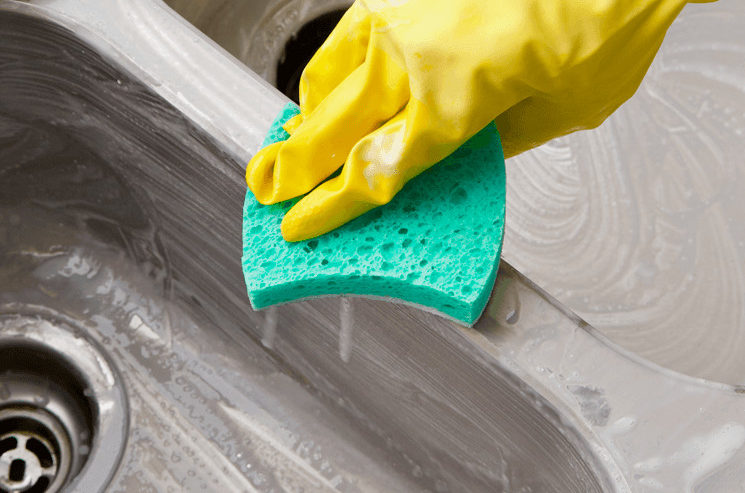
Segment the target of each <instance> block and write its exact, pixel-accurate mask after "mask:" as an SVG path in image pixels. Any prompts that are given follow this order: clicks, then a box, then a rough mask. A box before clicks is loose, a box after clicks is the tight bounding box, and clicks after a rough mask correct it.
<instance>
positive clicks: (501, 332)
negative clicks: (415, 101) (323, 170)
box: [0, 0, 745, 493]
mask: <svg viewBox="0 0 745 493" xmlns="http://www.w3.org/2000/svg"><path fill="white" fill-rule="evenodd" d="M61 25H62V26H66V27H60V26H61ZM67 28H73V29H74V31H70V30H68V29H67ZM187 47H188V48H187ZM0 66H1V67H3V70H2V71H0V286H1V288H0V312H2V314H3V316H4V319H6V318H10V319H12V318H13V317H15V318H18V317H25V318H29V317H30V318H33V319H34V320H38V321H39V323H40V324H42V325H43V324H44V323H45V322H47V321H50V320H63V321H65V324H66V325H67V326H69V327H71V328H73V329H72V330H73V332H74V333H75V334H76V335H77V337H80V338H83V339H85V340H87V341H90V342H91V344H95V345H96V346H97V347H99V348H101V350H102V351H103V352H104V353H105V354H106V357H107V358H108V359H109V360H110V361H111V364H112V366H114V367H115V369H116V371H117V375H119V376H118V377H117V378H119V379H120V380H121V382H119V383H121V385H122V387H123V388H124V389H125V391H126V397H127V400H128V402H129V408H128V409H129V423H128V427H127V431H128V436H127V443H126V446H125V448H124V452H123V455H122V459H121V462H120V464H119V466H118V468H116V469H115V471H113V478H112V480H111V482H110V483H109V484H108V485H102V487H103V488H105V489H106V490H107V491H209V490H214V491H262V492H264V491H266V492H270V491H275V492H276V491H342V492H378V491H407V492H408V491H422V492H424V491H429V492H442V493H444V492H451V491H452V492H460V491H474V492H476V491H489V492H492V491H521V490H523V491H568V492H575V491H649V490H652V491H653V490H655V489H662V490H667V491H684V490H686V489H696V490H697V491H703V492H706V491H711V492H716V491H722V487H723V486H724V487H727V488H732V487H733V485H734V486H735V487H740V486H745V475H743V470H742V467H741V465H742V463H743V454H745V429H744V428H743V426H742V416H743V414H744V413H745V398H743V396H742V394H741V393H740V389H739V388H735V387H731V386H727V385H719V384H711V383H707V382H703V381H698V380H694V379H690V378H687V377H682V376H680V375H677V374H674V373H672V372H669V371H667V370H665V369H662V368H659V367H656V366H654V365H651V364H649V363H647V362H645V361H643V360H640V359H639V358H637V357H636V356H633V355H631V354H627V353H625V352H623V351H622V350H619V349H618V348H616V347H614V346H612V345H609V344H608V343H607V342H606V341H605V340H604V339H603V338H602V336H600V335H599V334H597V333H596V331H594V330H593V329H591V328H590V327H589V326H587V324H586V323H584V322H583V321H582V320H581V319H579V318H578V317H576V316H575V315H573V314H572V313H571V312H569V311H567V310H566V309H564V308H562V307H561V306H560V305H559V304H558V303H556V302H555V301H554V300H553V299H552V298H551V297H550V296H549V295H547V294H546V293H544V292H543V291H542V290H541V289H540V288H538V287H537V286H536V285H534V284H533V283H531V282H530V281H529V280H528V279H526V278H525V277H524V276H522V275H521V274H520V273H518V272H517V271H516V270H515V269H513V268H511V267H510V266H509V265H508V264H506V263H505V264H504V265H503V266H502V268H501V271H500V274H499V281H498V283H497V286H496V288H495V291H494V293H493V295H492V300H491V303H490V305H489V307H488V309H487V314H486V315H485V317H484V318H483V319H482V321H481V322H480V324H479V326H478V327H476V329H474V330H471V329H464V328H462V327H459V326H456V325H454V324H453V323H451V322H448V321H446V320H444V319H442V318H439V317H437V316H435V315H432V314H428V313H424V312H421V311H419V310H417V309H416V308H412V307H408V306H403V305H397V304H392V303H388V302H383V301H372V300H363V299H357V298H349V299H323V300H313V301H309V302H302V303H295V304H290V305H286V306H283V307H279V308H278V309H276V310H275V311H268V312H266V313H258V312H253V311H252V310H251V309H250V307H249V305H248V302H247V299H246V294H245V288H244V286H243V281H242V275H241V268H240V252H241V248H240V244H241V238H240V234H241V227H240V226H241V224H240V223H241V214H240V212H241V204H242V199H243V194H244V192H245V184H244V181H243V171H244V168H243V166H244V165H245V162H246V160H247V158H248V157H250V155H251V154H252V153H253V152H255V150H256V148H257V147H258V145H259V143H260V141H261V139H262V138H263V134H264V133H265V131H266V129H267V128H268V126H269V123H270V122H271V120H272V118H273V117H274V115H275V114H276V112H277V111H278V109H279V108H281V107H282V106H283V105H284V104H285V103H286V101H287V100H286V98H284V97H282V96H281V95H280V94H279V93H277V92H276V91H274V90H272V89H271V88H270V87H269V86H268V85H266V83H264V82H262V81H260V80H259V79H258V77H256V76H255V75H253V74H251V73H250V72H248V71H247V70H246V69H245V67H243V66H241V65H240V64H239V63H238V62H236V61H235V60H232V59H230V58H228V57H227V56H226V55H224V54H223V53H222V52H221V51H220V50H219V49H218V48H217V47H215V46H214V45H213V44H211V43H210V42H208V41H207V40H206V38H204V37H203V36H202V35H200V34H199V33H197V32H196V30H194V29H193V28H192V27H191V26H189V25H188V24H187V23H186V22H185V21H183V20H182V19H180V18H179V17H178V16H177V15H176V14H174V13H173V12H171V11H170V10H168V8H167V7H165V6H164V5H163V4H161V3H158V2H151V1H149V0H128V1H127V2H124V1H122V2H119V1H112V2H98V1H97V0H95V1H94V0H55V1H45V2H40V3H39V4H35V3H31V4H28V3H23V2H16V1H9V0H0ZM13 326H16V325H13ZM7 334H8V330H6V329H5V328H3V327H0V338H2V337H3V336H7ZM0 399H7V397H6V396H4V395H2V394H0ZM727 488H725V490H726V489H727ZM89 491H90V489H86V490H85V493H88V492H89Z"/></svg>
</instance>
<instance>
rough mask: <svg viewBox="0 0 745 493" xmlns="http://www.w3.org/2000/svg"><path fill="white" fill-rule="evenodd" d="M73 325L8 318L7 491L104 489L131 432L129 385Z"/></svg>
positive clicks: (0, 383)
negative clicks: (121, 381) (126, 391)
mask: <svg viewBox="0 0 745 493" xmlns="http://www.w3.org/2000/svg"><path fill="white" fill-rule="evenodd" d="M80 334H81V332H80V331H74V330H72V329H71V328H69V326H68V325H67V324H64V323H51V322H49V321H47V320H44V319H40V318H32V317H23V316H4V317H0V493H56V492H60V491H66V492H67V491H75V492H77V491H79V492H85V493H88V492H95V491H101V490H103V489H104V488H105V486H106V484H107V483H108V481H109V479H110V476H111V474H112V473H113V472H114V471H115V469H116V466H117V464H118V462H119V458H120V456H121V452H122V449H123V446H124V442H125V437H126V424H127V419H126V416H127V409H126V400H125V396H124V392H123V389H122V388H121V386H120V384H119V383H118V379H117V378H116V374H115V373H114V372H113V371H112V368H111V367H110V366H109V365H108V364H107V362H106V359H105V358H104V357H103V355H102V354H101V352H100V351H98V350H97V348H96V347H95V346H94V345H93V344H92V343H91V341H89V340H87V339H85V338H83V337H81V336H80Z"/></svg>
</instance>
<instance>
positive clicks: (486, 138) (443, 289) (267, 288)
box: [243, 103, 505, 325]
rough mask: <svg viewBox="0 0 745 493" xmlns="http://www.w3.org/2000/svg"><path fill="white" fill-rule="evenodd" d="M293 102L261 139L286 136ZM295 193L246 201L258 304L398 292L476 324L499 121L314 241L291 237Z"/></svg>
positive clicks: (492, 229) (499, 182) (246, 238)
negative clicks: (286, 226)
mask: <svg viewBox="0 0 745 493" xmlns="http://www.w3.org/2000/svg"><path fill="white" fill-rule="evenodd" d="M298 112H299V110H298V108H297V106H295V105H294V104H292V103H290V104H288V105H287V106H286V107H285V108H284V110H283V111H282V113H281V114H280V115H279V116H278V117H277V119H276V120H275V121H274V123H273V125H272V127H271V129H270V130H269V133H268V135H267V136H266V138H265V139H264V144H263V145H265V146H266V145H268V144H271V143H273V142H278V141H281V140H285V139H287V138H288V137H289V135H288V134H287V133H286V132H285V131H284V130H283V129H282V124H283V123H284V122H286V121H287V120H288V119H289V118H291V117H292V116H294V115H296V114H297V113H298ZM297 200H299V199H293V200H288V201H286V202H282V203H279V204H274V205H268V206H266V205H261V204H259V203H258V202H257V201H256V199H255V198H254V196H253V194H252V193H251V192H250V190H249V191H247V193H246V201H245V204H244V208H243V274H244V276H245V280H246V287H247V289H248V296H249V299H250V300H251V304H252V305H253V307H254V308H255V309H261V308H264V307H267V306H271V305H276V304H279V303H285V302H289V301H294V300H299V299H302V298H312V297H318V296H327V295H358V296H370V297H382V298H386V299H395V300H398V301H401V302H404V303H411V304H415V305H419V306H420V307H422V308H424V309H429V310H435V311H437V312H440V313H441V314H443V315H445V316H448V317H450V318H453V319H456V320H458V321H460V322H462V323H464V324H466V325H472V324H473V323H474V322H475V321H476V320H477V319H478V317H479V316H480V315H481V312H482V311H483V310H484V306H485V305H486V302H487V300H488V299H489V294H490V293H491V289H492V286H493V285H494V279H495V277H496V273H497V266H498V264H499V253H500V250H501V247H502V234H503V232H504V211H505V175H504V158H503V156H502V148H501V146H500V143H499V135H498V134H497V130H496V127H495V126H494V124H493V123H491V124H489V125H488V126H487V127H486V128H484V129H483V130H482V131H481V132H479V133H478V134H476V135H475V136H474V137H472V138H471V139H470V140H469V141H468V142H466V143H465V144H463V145H462V146H461V147H460V148H459V149H458V150H456V151H455V152H454V153H453V154H452V155H450V156H449V157H448V158H446V159H444V160H443V161H442V162H440V163H438V164H436V165H435V166H434V167H432V168H431V169H430V170H428V171H426V172H425V173H422V174H421V175H420V176H418V177H416V178H414V179H413V180H411V181H410V182H409V183H408V184H407V185H406V186H405V187H404V188H403V190H401V191H400V192H399V193H398V195H396V197H395V198H394V199H393V200H392V201H391V202H390V203H388V204H386V205H384V206H382V207H378V208H377V209H374V210H372V211H370V212H368V213H367V214H364V215H363V216H360V217H359V218H357V219H355V220H353V221H351V222H349V223H347V224H345V225H344V226H342V227H340V228H338V229H336V230H334V231H332V232H330V233H326V234H325V235H322V236H319V237H317V238H314V239H311V240H308V241H301V242H297V243H288V242H286V241H284V239H283V238H282V235H281V233H280V223H281V222H282V217H283V216H284V214H285V213H286V212H287V211H288V210H289V209H290V207H292V206H293V205H294V204H295V203H296V202H297Z"/></svg>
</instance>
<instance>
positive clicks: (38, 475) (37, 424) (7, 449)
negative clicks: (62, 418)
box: [0, 407, 72, 493]
mask: <svg viewBox="0 0 745 493" xmlns="http://www.w3.org/2000/svg"><path fill="white" fill-rule="evenodd" d="M71 456H72V450H71V447H70V439H69V437H68V435H67V432H66V431H65V429H64V427H63V425H62V424H61V423H60V422H59V421H58V420H57V419H56V418H55V417H54V416H53V415H51V414H49V413H47V412H45V411H42V410H40V409H37V408H23V407H14V408H6V409H2V410H0V491H5V492H14V493H15V492H31V493H33V492H44V491H50V490H52V489H59V486H60V485H61V484H62V483H63V482H64V478H65V477H66V476H67V474H68V473H69V471H70V457H71Z"/></svg>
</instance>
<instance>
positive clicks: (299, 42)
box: [277, 9, 346, 103]
mask: <svg viewBox="0 0 745 493" xmlns="http://www.w3.org/2000/svg"><path fill="white" fill-rule="evenodd" d="M345 12H346V10H345V9H339V10H332V11H331V12H328V13H326V14H323V15H321V16H319V17H316V18H315V19H313V20H312V21H310V22H308V23H307V24H305V25H304V26H303V27H301V28H300V30H299V31H298V32H297V34H295V35H294V36H292V37H291V38H290V40H289V41H287V43H286V44H285V48H284V51H283V52H282V56H281V57H280V58H279V62H278V63H277V89H279V90H280V91H282V92H283V93H284V94H285V96H287V97H288V98H290V99H292V100H293V101H295V102H296V103H298V102H299V91H300V76H301V75H302V73H303V69H304V68H305V66H306V65H307V64H308V62H309V61H310V59H311V58H313V55H314V54H315V52H316V50H318V48H320V47H321V45H322V44H323V42H324V41H326V38H328V36H329V34H331V31H333V29H334V27H336V25H337V24H338V23H339V20H341V18H342V16H343V15H344V13H345Z"/></svg>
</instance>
